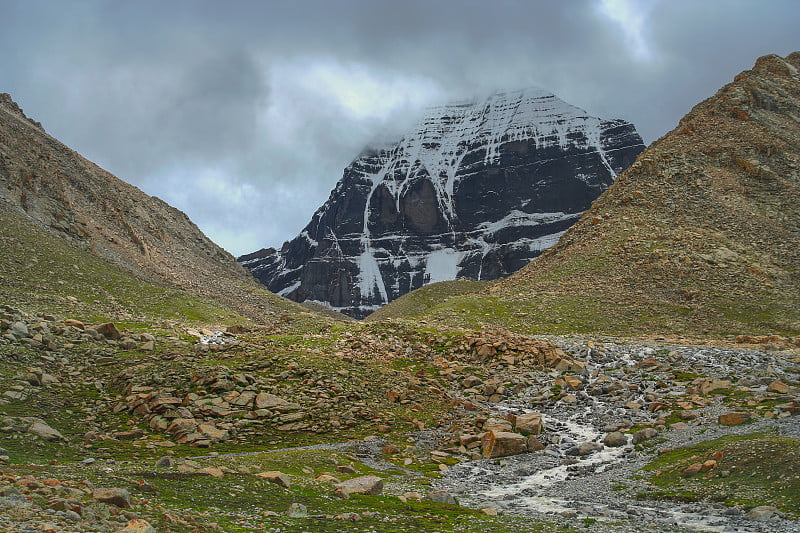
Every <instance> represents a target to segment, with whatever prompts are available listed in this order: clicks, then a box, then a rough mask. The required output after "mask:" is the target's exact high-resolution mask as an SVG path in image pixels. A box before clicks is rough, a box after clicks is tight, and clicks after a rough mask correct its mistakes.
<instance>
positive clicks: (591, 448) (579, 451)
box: [566, 442, 603, 457]
mask: <svg viewBox="0 0 800 533" xmlns="http://www.w3.org/2000/svg"><path fill="white" fill-rule="evenodd" d="M602 449H603V445H602V444H600V443H599V442H582V443H580V444H578V445H577V446H573V447H572V448H570V449H568V450H567V451H566V454H567V455H576V456H579V457H583V456H585V455H591V454H593V453H594V452H598V451H600V450H602Z"/></svg>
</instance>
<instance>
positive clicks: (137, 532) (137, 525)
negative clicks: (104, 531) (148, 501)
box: [117, 518, 158, 533]
mask: <svg viewBox="0 0 800 533" xmlns="http://www.w3.org/2000/svg"><path fill="white" fill-rule="evenodd" d="M117 533H158V532H157V531H156V528H154V527H153V526H151V525H150V523H149V522H147V520H142V519H141V518H134V519H133V520H130V521H128V523H127V524H126V525H125V527H124V528H122V529H120V530H118V531H117Z"/></svg>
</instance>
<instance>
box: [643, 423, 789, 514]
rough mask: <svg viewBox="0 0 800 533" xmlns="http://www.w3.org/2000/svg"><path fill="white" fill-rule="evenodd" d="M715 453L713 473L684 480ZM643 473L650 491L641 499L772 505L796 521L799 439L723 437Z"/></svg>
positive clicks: (671, 453)
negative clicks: (690, 468) (690, 470)
mask: <svg viewBox="0 0 800 533" xmlns="http://www.w3.org/2000/svg"><path fill="white" fill-rule="evenodd" d="M716 453H721V454H722V458H721V459H719V461H718V466H717V467H716V468H715V469H713V470H711V471H710V472H708V473H705V474H703V473H701V474H697V475H695V476H692V477H685V476H684V474H683V469H685V468H686V467H687V466H689V465H690V464H692V463H698V462H699V463H702V462H703V461H705V460H706V459H709V458H710V457H712V456H714V454H716ZM645 471H646V472H648V473H649V474H650V476H651V477H650V482H651V483H652V484H653V485H654V489H652V490H650V491H647V492H645V493H643V494H641V495H640V497H642V498H655V499H666V500H676V501H716V502H723V503H725V504H726V505H730V506H737V507H745V508H750V507H756V506H759V505H774V506H776V507H778V509H779V510H780V511H781V512H782V513H784V514H786V515H787V516H793V517H798V516H800V439H794V438H789V437H782V436H778V435H774V434H771V433H751V434H747V435H732V436H726V437H722V438H719V439H715V440H711V441H706V442H702V443H700V444H697V445H694V446H689V447H685V448H677V449H674V450H668V451H666V452H664V453H662V454H661V455H660V456H659V457H657V458H656V459H654V460H653V461H652V462H651V463H650V464H649V465H648V466H647V467H646V468H645ZM722 472H726V473H727V474H728V475H726V476H722V475H721V473H722Z"/></svg>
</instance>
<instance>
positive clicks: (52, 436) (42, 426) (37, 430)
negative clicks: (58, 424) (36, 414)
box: [28, 419, 67, 441]
mask: <svg viewBox="0 0 800 533" xmlns="http://www.w3.org/2000/svg"><path fill="white" fill-rule="evenodd" d="M28 433H32V434H33V435H36V436H37V437H41V438H43V439H44V440H48V441H57V440H67V439H65V438H64V436H63V435H62V434H61V433H59V432H58V430H56V429H53V428H51V427H50V426H49V425H47V423H46V422H44V420H39V419H35V420H34V421H33V423H31V425H30V426H29V427H28Z"/></svg>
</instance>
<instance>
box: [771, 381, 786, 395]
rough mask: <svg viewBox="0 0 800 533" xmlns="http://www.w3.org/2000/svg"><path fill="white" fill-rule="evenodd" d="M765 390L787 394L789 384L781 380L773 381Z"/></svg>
mask: <svg viewBox="0 0 800 533" xmlns="http://www.w3.org/2000/svg"><path fill="white" fill-rule="evenodd" d="M767 392H777V393H778V394H787V393H788V392H789V385H787V384H786V383H783V382H782V381H773V382H772V383H770V384H769V385H768V386H767Z"/></svg>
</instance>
